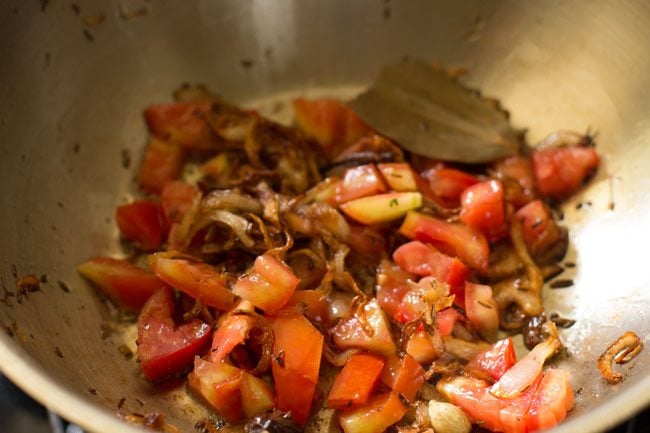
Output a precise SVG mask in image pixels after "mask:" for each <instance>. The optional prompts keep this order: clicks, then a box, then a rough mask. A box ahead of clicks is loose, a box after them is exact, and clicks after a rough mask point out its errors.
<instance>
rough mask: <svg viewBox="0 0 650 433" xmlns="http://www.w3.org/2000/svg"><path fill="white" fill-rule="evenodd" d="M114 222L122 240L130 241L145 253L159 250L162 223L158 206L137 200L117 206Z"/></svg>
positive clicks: (150, 202)
mask: <svg viewBox="0 0 650 433" xmlns="http://www.w3.org/2000/svg"><path fill="white" fill-rule="evenodd" d="M115 220H116V221H117V227H118V228H119V229H120V233H121V234H122V237H123V238H124V239H127V240H129V241H132V242H133V243H134V244H135V245H136V246H138V247H139V248H141V249H143V250H145V251H153V250H157V249H158V248H160V245H161V244H162V241H163V223H162V210H161V208H160V206H159V205H158V204H156V203H154V202H152V201H149V200H139V201H135V202H133V203H129V204H125V205H122V206H118V207H117V210H116V211H115Z"/></svg>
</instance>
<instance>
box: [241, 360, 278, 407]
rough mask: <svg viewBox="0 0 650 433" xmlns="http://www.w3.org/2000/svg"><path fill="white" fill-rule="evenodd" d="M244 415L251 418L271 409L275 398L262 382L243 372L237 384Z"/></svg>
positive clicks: (267, 386) (268, 387)
mask: <svg viewBox="0 0 650 433" xmlns="http://www.w3.org/2000/svg"><path fill="white" fill-rule="evenodd" d="M239 390H240V391H241V401H242V408H243V409H244V415H246V417H248V418H251V417H254V416H255V415H257V414H259V413H262V412H264V411H267V410H270V409H273V407H274V406H275V396H274V395H273V390H272V389H271V387H270V386H269V384H267V383H266V382H265V381H264V380H262V379H260V378H259V377H255V376H253V375H252V374H250V373H247V372H245V371H244V372H243V373H242V376H241V382H240V383H239Z"/></svg>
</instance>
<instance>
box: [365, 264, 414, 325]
mask: <svg viewBox="0 0 650 433" xmlns="http://www.w3.org/2000/svg"><path fill="white" fill-rule="evenodd" d="M409 279H414V277H413V275H411V274H409V273H408V272H406V271H404V270H402V268H400V267H399V266H398V265H396V264H395V263H393V262H391V261H389V260H382V261H381V262H380V264H379V267H378V268H377V285H376V286H375V292H376V299H377V302H378V303H379V305H380V306H381V308H382V309H383V310H384V311H385V312H386V314H388V316H389V317H395V315H396V314H397V312H398V310H399V307H400V304H401V303H402V299H403V298H404V295H406V293H408V291H409V290H411V288H410V287H409V285H408V280H409Z"/></svg>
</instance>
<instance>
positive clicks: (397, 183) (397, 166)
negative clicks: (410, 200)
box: [377, 162, 418, 192]
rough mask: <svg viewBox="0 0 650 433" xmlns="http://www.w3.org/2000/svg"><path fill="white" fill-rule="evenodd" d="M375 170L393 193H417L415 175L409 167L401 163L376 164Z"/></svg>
mask: <svg viewBox="0 0 650 433" xmlns="http://www.w3.org/2000/svg"><path fill="white" fill-rule="evenodd" d="M377 168H378V169H379V171H380V172H381V174H382V176H383V177H384V179H385V180H386V183H388V186H389V187H390V189H392V190H393V191H400V192H407V191H417V190H418V185H417V182H416V179H415V173H414V172H413V169H412V168H411V166H410V165H408V164H406V163H403V162H390V163H384V164H377Z"/></svg>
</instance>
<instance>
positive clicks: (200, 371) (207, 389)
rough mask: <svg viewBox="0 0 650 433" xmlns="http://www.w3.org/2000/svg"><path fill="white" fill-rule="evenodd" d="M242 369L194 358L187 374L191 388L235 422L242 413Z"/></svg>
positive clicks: (221, 413) (228, 419) (230, 420)
mask: <svg viewBox="0 0 650 433" xmlns="http://www.w3.org/2000/svg"><path fill="white" fill-rule="evenodd" d="M243 373H244V372H243V371H242V370H240V369H238V368H237V367H233V366H232V365H229V364H226V363H223V362H220V363H213V362H209V361H206V360H204V359H201V358H196V359H195V360H194V370H193V371H192V372H191V373H190V374H189V375H188V376H187V383H188V385H189V387H190V389H191V390H193V391H194V392H195V393H196V394H198V395H199V396H200V397H201V398H202V399H203V400H204V401H205V402H206V403H207V404H209V405H210V406H211V407H212V408H213V409H214V410H216V411H217V412H218V413H219V414H220V415H221V416H223V417H224V418H225V419H226V420H227V421H228V422H237V421H239V420H240V419H241V417H242V416H243V414H244V410H243V406H242V394H241V391H240V384H241V382H242V376H243Z"/></svg>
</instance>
